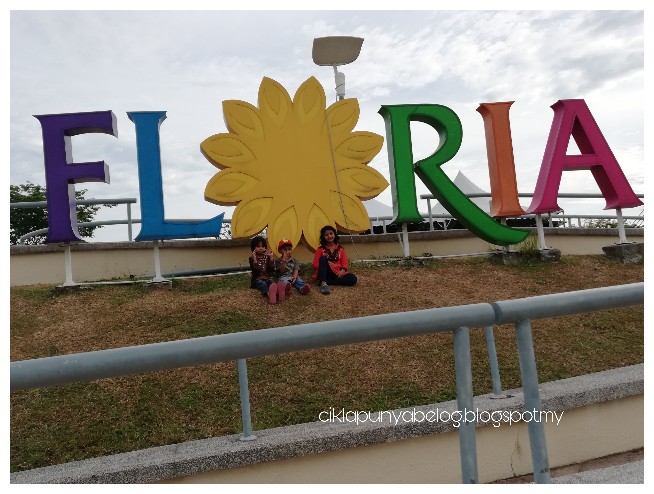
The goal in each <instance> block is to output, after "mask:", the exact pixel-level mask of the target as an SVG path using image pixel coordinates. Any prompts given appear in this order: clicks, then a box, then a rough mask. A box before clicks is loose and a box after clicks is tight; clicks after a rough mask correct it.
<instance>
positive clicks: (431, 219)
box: [427, 197, 434, 232]
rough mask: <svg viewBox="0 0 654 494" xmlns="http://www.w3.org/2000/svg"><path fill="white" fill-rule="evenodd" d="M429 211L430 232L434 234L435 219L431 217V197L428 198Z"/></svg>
mask: <svg viewBox="0 0 654 494" xmlns="http://www.w3.org/2000/svg"><path fill="white" fill-rule="evenodd" d="M427 210H428V211H429V231H430V232H433V231H434V219H433V218H432V215H431V199H430V198H429V197H428V198H427Z"/></svg>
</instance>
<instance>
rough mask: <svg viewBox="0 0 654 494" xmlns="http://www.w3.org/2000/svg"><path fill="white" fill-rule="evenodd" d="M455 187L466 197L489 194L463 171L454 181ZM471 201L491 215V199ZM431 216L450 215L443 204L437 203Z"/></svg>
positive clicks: (476, 198) (482, 198) (474, 198)
mask: <svg viewBox="0 0 654 494" xmlns="http://www.w3.org/2000/svg"><path fill="white" fill-rule="evenodd" d="M454 185H456V186H457V187H458V188H459V190H460V191H461V192H463V193H464V194H465V195H468V194H488V192H486V191H485V190H483V189H482V188H480V187H477V186H476V185H475V184H474V183H472V181H471V180H470V179H469V178H468V177H466V176H465V175H464V174H463V173H462V172H461V171H459V173H457V175H456V178H455V179H454ZM470 200H471V201H472V202H474V203H475V204H476V205H477V207H479V209H481V210H482V211H484V212H486V213H490V207H491V198H490V195H489V197H471V198H470ZM431 214H449V212H448V211H447V209H445V207H443V205H442V204H440V203H438V202H437V203H436V205H435V206H433V207H432V208H431Z"/></svg>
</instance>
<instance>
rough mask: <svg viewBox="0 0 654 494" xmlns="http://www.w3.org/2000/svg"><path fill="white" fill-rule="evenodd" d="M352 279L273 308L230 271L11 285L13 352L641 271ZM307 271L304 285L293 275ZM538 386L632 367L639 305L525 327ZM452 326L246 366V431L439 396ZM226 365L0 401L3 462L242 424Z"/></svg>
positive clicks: (396, 307) (548, 286) (467, 300)
mask: <svg viewBox="0 0 654 494" xmlns="http://www.w3.org/2000/svg"><path fill="white" fill-rule="evenodd" d="M354 272H355V273H356V274H357V276H358V277H359V283H358V284H357V286H355V287H334V289H333V290H332V294H331V295H329V296H323V295H321V294H320V293H319V292H318V291H317V290H316V289H315V287H313V289H312V292H311V293H310V294H309V295H307V296H300V295H299V294H297V293H296V292H294V293H293V294H292V295H291V297H290V298H289V299H288V300H287V301H286V302H284V303H283V304H279V305H275V306H270V305H268V304H266V303H265V300H264V298H263V297H261V296H260V295H259V294H258V292H257V291H255V290H252V289H250V288H249V277H248V276H246V275H234V276H223V277H212V278H199V279H186V280H176V281H175V283H174V285H173V290H170V291H167V290H154V291H148V290H147V289H145V288H144V287H143V286H140V285H134V286H102V287H94V288H90V289H87V290H82V291H79V292H71V293H64V294H59V295H55V294H53V293H52V292H51V290H50V287H43V286H37V287H21V288H13V289H12V290H11V360H22V359H29V358H38V357H45V356H50V355H61V354H67V353H74V352H83V351H91V350H99V349H105V348H115V347H123V346H128V345H137V344H143V343H152V342H159V341H168V340H175V339H183V338H194V337H199V336H207V335H212V334H222V333H228V332H235V331H246V330H252V329H260V328H265V327H279V326H286V325H293V324H301V323H308V322H315V321H324V320H332V319H343V318H349V317H360V316H366V315H372V314H383V313H388V312H401V311H410V310H418V309H425V308H433V307H444V306H453V305H462V304H472V303H479V302H492V301H496V300H503V299H512V298H521V297H527V296H531V295H538V294H545V293H557V292H564V291H573V290H579V289H585V288H594V287H600V286H610V285H618V284H624V283H633V282H639V281H643V266H642V265H623V264H620V263H618V262H615V261H611V260H609V259H606V258H605V257H603V256H579V257H566V258H563V259H562V261H561V262H560V263H557V264H544V263H538V262H534V263H531V264H527V265H524V266H521V267H506V266H499V265H495V264H493V263H491V262H490V261H489V260H488V259H486V258H465V259H450V260H434V261H430V262H428V263H426V264H425V265H424V266H400V265H397V264H391V263H381V262H380V263H379V265H363V264H356V265H355V266H354ZM302 274H303V277H304V278H305V280H308V279H310V273H309V272H308V271H307V270H306V267H305V271H304V272H303V273H302ZM533 334H534V345H535V351H536V357H537V363H538V370H539V377H540V380H541V381H543V382H544V381H550V380H554V379H560V378H564V377H571V376H575V375H580V374H585V373H588V372H595V371H599V370H604V369H609V368H614V367H620V366H624V365H630V364H635V363H639V362H642V361H643V311H642V307H631V308H625V309H619V310H611V311H603V312H597V313H593V314H586V315H579V316H571V317H562V318H555V319H550V320H543V321H535V322H534V323H533ZM452 339H453V338H452V335H451V334H449V333H448V334H441V335H425V336H418V337H407V338H399V339H394V340H385V341H379V342H372V343H366V344H357V345H349V346H341V347H334V348H327V349H319V350H311V351H303V352H296V353H291V354H284V355H273V356H268V357H258V358H252V359H249V360H248V367H249V379H250V395H251V400H252V416H253V422H254V423H253V426H254V428H255V430H256V429H261V428H265V427H274V426H281V425H288V424H294V423H301V422H306V421H315V420H317V417H318V414H319V413H320V411H322V410H327V409H329V407H330V406H334V407H335V408H342V407H345V408H346V409H348V408H349V409H358V410H384V409H391V408H396V407H404V406H411V405H419V404H426V403H435V402H438V401H442V400H447V399H452V398H454V396H455V393H454V357H453V350H452ZM495 340H496V345H497V353H498V359H499V362H500V371H501V374H502V382H503V385H504V387H505V388H512V387H519V386H520V377H519V376H520V373H519V364H518V357H517V350H516V344H515V336H514V330H513V328H512V327H507V326H501V327H498V328H496V331H495ZM471 346H472V349H471V353H472V357H473V382H474V389H475V393H487V392H490V391H491V390H492V383H491V378H490V373H489V370H488V369H489V367H488V358H487V353H486V342H485V337H484V333H483V331H481V330H473V331H472V333H471ZM240 428H241V424H240V409H239V397H238V380H237V373H236V364H235V363H234V362H227V363H219V364H213V365H205V366H200V367H195V368H186V369H178V370H171V371H166V372H158V373H152V374H147V375H138V376H129V377H123V378H115V379H106V380H102V381H96V382H92V383H81V384H74V385H67V386H57V387H53V388H47V389H35V390H29V391H23V392H17V393H13V394H12V395H11V469H12V470H22V469H27V468H34V467H38V466H43V465H49V464H55V463H61V462H65V461H71V460H76V459H82V458H88V457H93V456H99V455H106V454H111V453H117V452H123V451H130V450H135V449H140V448H145V447H150V446H157V445H162V444H171V443H175V442H181V441H185V440H189V439H199V438H206V437H211V436H215V435H222V434H230V433H236V432H239V431H240Z"/></svg>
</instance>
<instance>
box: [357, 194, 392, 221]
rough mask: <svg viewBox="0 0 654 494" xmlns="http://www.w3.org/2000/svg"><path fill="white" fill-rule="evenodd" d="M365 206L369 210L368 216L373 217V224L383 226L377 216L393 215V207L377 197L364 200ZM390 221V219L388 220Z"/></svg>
mask: <svg viewBox="0 0 654 494" xmlns="http://www.w3.org/2000/svg"><path fill="white" fill-rule="evenodd" d="M363 207H364V208H366V211H368V217H369V218H371V220H370V223H371V225H372V226H381V224H382V222H381V221H375V218H377V217H382V216H390V217H391V218H392V217H393V208H392V207H391V206H387V205H386V204H384V203H383V202H380V201H378V200H377V199H367V200H365V201H363ZM386 223H387V224H388V223H390V222H389V221H387V222H386Z"/></svg>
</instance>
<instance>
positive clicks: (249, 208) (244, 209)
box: [232, 197, 273, 238]
mask: <svg viewBox="0 0 654 494" xmlns="http://www.w3.org/2000/svg"><path fill="white" fill-rule="evenodd" d="M272 201H273V200H272V197H257V198H254V199H251V200H249V201H245V202H241V203H240V204H239V205H238V206H236V209H235V210H234V214H233V215H232V236H233V237H234V238H243V237H251V236H253V235H256V234H257V233H259V232H261V231H262V230H263V229H264V228H265V227H266V224H267V222H268V212H269V211H270V206H271V205H272Z"/></svg>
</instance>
